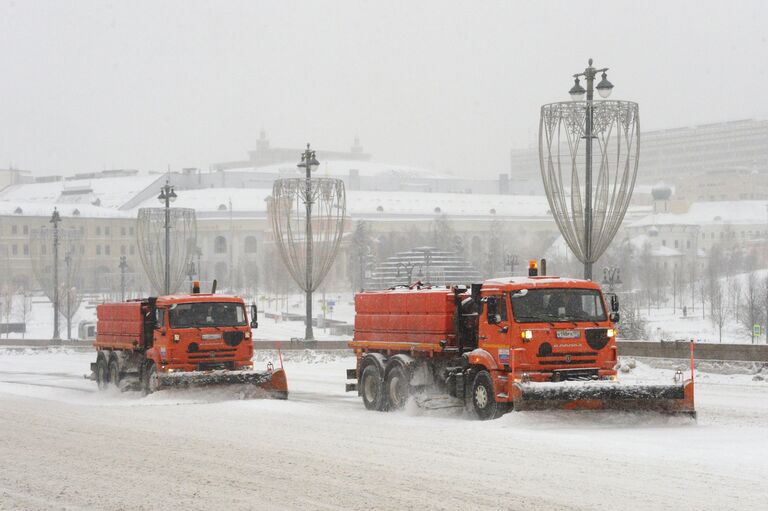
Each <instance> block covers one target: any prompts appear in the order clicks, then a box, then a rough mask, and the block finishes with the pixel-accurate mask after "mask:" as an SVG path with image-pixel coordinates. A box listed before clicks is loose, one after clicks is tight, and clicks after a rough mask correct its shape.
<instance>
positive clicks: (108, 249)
mask: <svg viewBox="0 0 768 511" xmlns="http://www.w3.org/2000/svg"><path fill="white" fill-rule="evenodd" d="M111 248H112V247H110V246H109V245H104V255H109V253H110V252H111V250H110V249H111Z"/></svg>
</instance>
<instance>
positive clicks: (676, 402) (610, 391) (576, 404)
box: [513, 381, 696, 418]
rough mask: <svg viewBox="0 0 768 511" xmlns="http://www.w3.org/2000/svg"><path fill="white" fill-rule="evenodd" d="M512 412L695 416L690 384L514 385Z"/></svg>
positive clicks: (691, 385) (569, 383) (691, 384)
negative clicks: (604, 412)
mask: <svg viewBox="0 0 768 511" xmlns="http://www.w3.org/2000/svg"><path fill="white" fill-rule="evenodd" d="M513 407H514V409H515V410H520V411H524V410H622V411H628V412H633V411H654V412H661V413H668V414H681V415H689V416H691V417H694V418H695V417H696V410H695V409H694V406H693V383H692V382H691V381H686V382H684V383H679V384H674V385H625V384H622V383H617V382H594V383H576V382H562V383H522V384H521V383H517V384H515V385H514V387H513Z"/></svg>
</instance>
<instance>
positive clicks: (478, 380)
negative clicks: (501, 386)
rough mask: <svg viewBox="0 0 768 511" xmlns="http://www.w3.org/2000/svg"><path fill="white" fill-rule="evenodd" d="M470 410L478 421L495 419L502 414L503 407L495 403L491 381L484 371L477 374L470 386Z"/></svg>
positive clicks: (488, 374)
mask: <svg viewBox="0 0 768 511" xmlns="http://www.w3.org/2000/svg"><path fill="white" fill-rule="evenodd" d="M472 408H473V409H474V411H475V415H477V418H478V419H480V420H489V419H497V418H499V417H501V416H502V415H503V414H504V407H503V406H502V405H501V404H500V403H497V402H496V398H495V397H494V394H493V380H491V375H490V373H488V371H486V370H482V371H480V372H478V373H477V375H476V376H475V381H474V383H473V384H472Z"/></svg>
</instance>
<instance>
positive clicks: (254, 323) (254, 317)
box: [251, 303, 259, 329]
mask: <svg viewBox="0 0 768 511" xmlns="http://www.w3.org/2000/svg"><path fill="white" fill-rule="evenodd" d="M258 313H259V311H258V310H257V309H256V304H255V303H254V304H252V305H251V328H254V329H255V328H259V317H258Z"/></svg>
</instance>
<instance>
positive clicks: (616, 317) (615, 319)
mask: <svg viewBox="0 0 768 511" xmlns="http://www.w3.org/2000/svg"><path fill="white" fill-rule="evenodd" d="M610 318H611V322H612V323H618V322H619V321H621V316H620V315H619V313H618V312H611V315H610Z"/></svg>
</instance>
